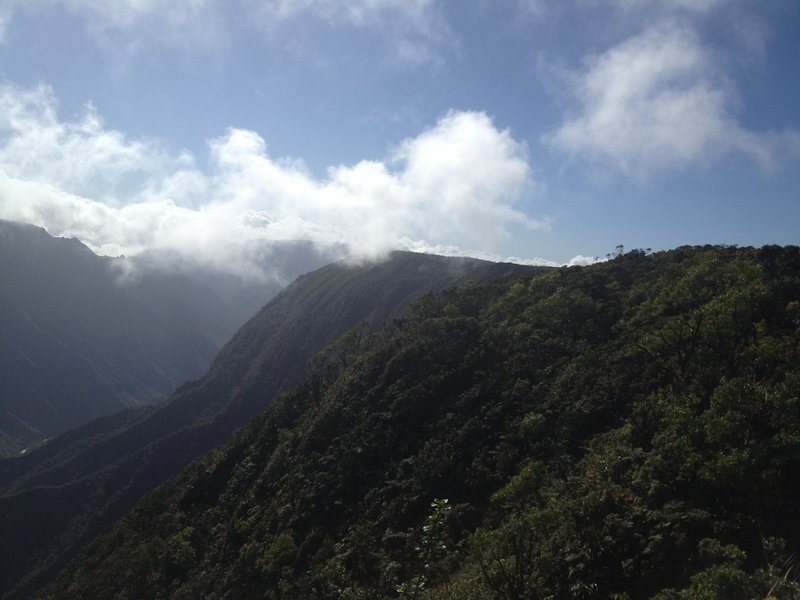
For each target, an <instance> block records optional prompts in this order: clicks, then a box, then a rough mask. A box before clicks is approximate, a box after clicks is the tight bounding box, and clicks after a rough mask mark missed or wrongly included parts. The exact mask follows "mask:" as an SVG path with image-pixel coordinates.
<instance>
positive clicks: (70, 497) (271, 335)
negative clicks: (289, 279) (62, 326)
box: [0, 253, 536, 597]
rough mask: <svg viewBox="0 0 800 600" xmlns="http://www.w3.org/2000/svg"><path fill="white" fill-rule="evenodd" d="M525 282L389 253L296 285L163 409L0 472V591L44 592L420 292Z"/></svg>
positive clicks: (99, 428) (78, 434) (78, 435)
mask: <svg viewBox="0 0 800 600" xmlns="http://www.w3.org/2000/svg"><path fill="white" fill-rule="evenodd" d="M526 272H527V273H531V272H536V269H532V268H530V267H521V266H518V265H509V264H496V263H490V262H486V261H478V260H473V259H460V258H443V257H439V256H429V255H421V254H412V253H395V254H393V255H392V256H391V258H390V259H388V260H387V261H385V262H381V263H370V264H363V265H355V266H353V265H347V264H333V265H329V266H327V267H324V268H322V269H319V270H317V271H315V272H313V273H310V274H307V275H304V276H301V277H300V278H299V279H298V280H297V281H295V282H294V283H293V284H292V285H290V286H289V287H288V288H287V289H286V290H284V291H283V292H281V293H280V294H278V296H276V297H275V298H274V299H273V300H272V301H271V302H270V303H269V304H267V306H265V307H264V308H263V309H262V310H261V311H260V312H259V313H258V314H257V315H256V316H255V317H254V318H253V319H252V320H251V321H249V322H248V323H247V324H246V325H245V326H244V327H242V328H241V329H240V330H239V331H238V333H237V334H236V335H235V336H234V337H233V339H232V340H231V341H230V342H229V343H228V344H227V345H226V346H225V347H224V348H223V349H222V350H221V351H220V353H219V355H218V356H217V357H216V359H215V360H214V361H213V363H212V365H211V367H210V369H209V371H208V373H207V375H206V376H205V377H203V378H202V379H200V380H198V381H195V382H193V383H187V384H184V385H183V386H181V387H180V388H179V389H178V390H177V391H176V392H175V393H174V394H173V395H172V396H171V397H170V398H169V400H168V401H166V402H165V403H163V404H161V405H159V406H156V407H152V408H145V409H139V410H129V411H125V412H122V413H118V414H116V415H113V416H111V417H107V418H105V419H102V420H100V421H96V422H93V423H91V424H89V425H87V426H85V427H82V428H80V429H76V430H74V431H71V432H69V433H67V434H65V435H62V436H60V437H57V438H55V439H54V440H52V441H50V442H49V443H48V444H46V445H45V446H44V447H42V448H39V449H37V450H35V451H32V452H30V453H29V454H27V455H26V456H23V457H20V458H16V459H13V460H6V461H0V539H2V540H3V544H2V545H0V590H5V591H6V592H9V593H8V594H7V597H24V596H25V593H26V590H30V589H31V588H32V587H35V585H36V584H37V583H40V582H42V581H46V579H47V577H48V576H49V575H51V574H52V572H53V570H54V569H55V568H58V567H60V566H61V565H63V564H64V561H65V560H66V559H67V558H69V557H71V556H73V555H74V553H75V551H76V550H77V549H78V548H80V547H81V546H82V545H83V544H84V543H86V542H88V541H90V540H91V539H92V538H93V537H94V536H95V535H96V534H97V533H99V532H101V531H103V530H105V529H107V528H108V527H110V526H111V525H112V524H113V523H114V521H115V520H116V519H117V518H119V517H120V516H122V515H123V514H124V513H125V512H126V511H127V510H128V509H130V508H131V507H132V506H133V505H134V504H135V503H136V502H137V501H138V500H139V499H140V498H141V497H142V496H143V495H144V494H145V493H146V492H148V491H149V490H151V489H152V488H153V487H155V486H156V485H158V484H159V483H161V482H163V481H164V480H165V479H167V478H169V477H172V476H174V475H176V474H177V473H179V472H180V470H181V469H182V468H184V467H185V466H186V465H187V464H189V463H190V462H191V461H192V460H194V459H195V458H197V457H198V456H200V455H201V454H203V453H204V452H206V451H208V450H211V449H213V448H215V447H216V446H218V445H220V444H222V443H224V442H225V441H226V440H228V439H229V437H230V435H231V433H232V432H233V431H234V429H235V428H237V427H241V426H244V425H246V423H247V422H248V421H249V419H250V418H252V417H253V416H255V415H257V414H260V413H261V412H263V410H264V409H265V408H266V407H267V406H268V405H269V404H270V403H271V401H272V400H273V398H274V397H275V395H276V394H277V393H278V392H279V391H280V390H281V389H284V388H287V387H289V386H290V385H292V384H294V383H296V382H297V381H298V380H299V379H300V377H301V375H302V374H303V373H304V372H305V371H306V369H307V364H308V361H309V360H310V359H311V358H312V357H314V356H315V355H316V354H317V353H318V352H320V351H321V350H322V349H323V348H325V347H326V346H327V345H328V344H329V343H330V342H331V341H332V340H334V339H336V338H337V337H338V336H340V335H342V334H343V333H344V332H346V331H347V330H349V329H350V328H351V327H353V326H354V325H356V324H358V323H359V322H361V321H365V320H366V321H369V322H372V323H374V324H379V323H381V322H383V321H385V320H386V319H389V318H391V317H394V316H399V315H401V314H403V313H404V311H405V310H406V309H407V306H408V304H409V302H410V301H411V300H412V299H414V298H415V297H417V296H418V295H420V294H422V293H423V292H425V291H427V290H441V289H443V288H445V287H448V286H452V285H456V284H463V283H465V282H467V281H470V280H473V281H476V282H482V281H487V280H493V279H496V278H500V277H503V276H504V275H509V274H519V273H526ZM53 506H58V510H57V511H53V510H52V507H53ZM15 588H16V592H14V593H11V590H14V589H15ZM3 597H6V596H3Z"/></svg>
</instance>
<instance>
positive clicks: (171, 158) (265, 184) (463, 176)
mask: <svg viewBox="0 0 800 600" xmlns="http://www.w3.org/2000/svg"><path fill="white" fill-rule="evenodd" d="M531 189H532V181H531V174H530V167H529V164H528V155H527V149H526V147H525V145H524V144H522V143H520V142H518V141H517V140H515V139H514V138H513V137H512V135H511V133H510V132H509V131H505V130H500V129H498V128H497V127H495V125H494V124H493V122H492V120H491V119H490V118H489V117H488V116H487V115H486V114H484V113H480V112H457V111H453V112H450V113H448V114H446V115H444V116H443V117H442V118H441V119H440V120H439V121H438V122H437V123H436V124H435V125H434V126H432V127H431V128H429V129H427V130H425V131H423V132H421V133H420V134H419V135H417V136H415V137H412V138H409V139H406V140H404V141H402V142H401V143H399V144H398V145H397V146H396V147H395V148H394V149H392V150H391V151H390V152H389V155H388V156H387V157H386V158H385V159H383V160H364V161H361V162H358V163H357V164H355V165H339V166H334V167H331V168H330V169H329V170H328V174H327V177H325V178H317V177H314V176H313V175H311V174H310V173H309V172H308V170H307V169H306V168H305V167H304V165H303V163H302V161H299V160H291V159H280V158H274V157H271V156H270V155H269V153H268V151H267V145H266V142H265V141H264V140H263V139H262V138H261V137H260V136H259V135H258V134H257V133H255V132H253V131H249V130H243V129H231V130H229V131H228V132H226V133H225V134H224V135H222V136H220V137H219V138H216V139H214V140H211V141H210V142H209V167H208V168H207V169H205V170H201V169H199V168H198V167H197V165H196V161H195V160H194V158H193V157H192V156H190V155H189V154H187V153H179V154H177V155H173V154H169V153H168V152H166V151H165V150H164V149H163V148H162V147H161V146H160V145H159V144H158V143H157V142H154V141H147V140H131V139H129V138H128V137H126V136H125V135H123V134H122V133H120V132H118V131H113V130H109V129H107V128H105V127H104V125H103V123H102V120H101V119H100V117H99V115H97V111H96V110H94V109H92V108H87V112H86V114H84V115H83V116H81V117H80V118H78V119H77V120H75V121H73V122H63V121H61V120H59V118H58V113H57V107H56V103H55V98H54V95H53V93H52V91H51V90H50V89H49V88H47V87H46V86H39V87H37V88H34V89H20V88H17V87H13V86H5V87H2V88H0V217H2V218H6V219H15V220H22V221H26V222H30V223H34V224H37V225H40V226H44V227H45V228H47V229H48V230H49V231H50V232H51V233H53V234H56V235H68V236H75V237H77V238H79V239H81V240H83V241H85V242H86V243H88V244H90V245H91V246H92V247H93V248H94V249H96V250H98V251H100V252H103V253H106V254H119V253H123V254H135V253H138V252H141V251H144V250H148V249H161V250H171V251H174V252H177V253H179V254H180V255H182V256H183V257H184V258H187V259H192V260H197V261H200V262H203V263H206V264H210V265H212V266H217V267H219V268H225V265H226V264H228V263H237V261H238V262H240V261H239V259H240V258H241V257H240V256H236V255H235V254H236V252H238V249H239V248H240V247H241V244H242V242H245V241H247V240H253V239H307V240H311V241H314V242H316V243H319V244H344V245H346V246H347V247H348V248H349V250H350V252H351V253H352V254H354V255H360V256H376V255H380V254H382V253H385V252H386V251H388V250H391V249H394V248H401V247H408V246H409V242H408V240H420V242H419V243H425V244H433V245H436V244H445V245H453V246H461V247H480V248H486V249H489V250H491V249H499V248H500V247H502V244H503V242H504V241H505V240H506V238H507V236H508V233H507V230H508V228H509V227H511V226H515V227H520V226H521V227H524V228H528V229H531V230H533V229H541V228H546V227H547V224H546V223H545V222H543V221H537V220H535V219H531V218H529V217H528V216H526V215H525V214H524V213H523V212H521V211H520V210H519V209H518V208H517V205H518V204H519V203H520V202H522V201H523V200H526V199H527V198H528V197H529V195H530V193H531ZM107 190H113V192H114V193H108V191H107ZM251 267H252V265H249V266H248V265H245V266H244V267H243V266H242V265H241V264H237V268H239V269H242V268H245V270H246V269H247V268H251Z"/></svg>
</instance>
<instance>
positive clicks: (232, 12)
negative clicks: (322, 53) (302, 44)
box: [0, 0, 452, 64]
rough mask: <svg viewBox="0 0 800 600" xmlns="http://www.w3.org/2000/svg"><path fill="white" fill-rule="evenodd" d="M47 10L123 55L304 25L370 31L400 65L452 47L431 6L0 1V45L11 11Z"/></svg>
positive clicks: (407, 0) (239, 0)
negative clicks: (78, 23) (67, 16)
mask: <svg viewBox="0 0 800 600" xmlns="http://www.w3.org/2000/svg"><path fill="white" fill-rule="evenodd" d="M54 8H57V9H62V10H66V11H68V12H69V13H71V14H73V15H75V16H77V17H78V18H79V19H81V20H82V21H83V23H84V26H85V27H86V30H87V32H88V33H89V34H90V35H91V36H92V37H93V38H94V39H95V40H96V41H97V42H98V43H100V44H101V45H103V46H104V47H106V48H113V49H114V50H115V51H119V50H125V51H126V52H127V53H135V52H139V51H141V50H143V49H146V48H147V47H149V46H152V45H156V46H167V47H182V48H185V49H191V50H192V51H196V50H198V49H204V48H205V49H217V48H219V47H221V46H224V45H225V44H227V43H228V42H229V41H230V39H231V37H232V36H234V35H236V30H237V29H238V28H242V27H244V28H245V29H248V28H249V29H256V30H260V31H262V32H266V33H274V32H275V31H278V30H280V29H281V28H284V27H285V26H287V25H296V24H297V23H301V22H303V21H306V20H308V19H314V20H316V21H318V22H321V23H324V24H326V25H328V26H330V27H333V28H343V27H347V28H352V29H355V30H360V31H370V32H374V33H375V34H376V37H377V39H379V40H382V42H383V44H384V46H385V47H386V51H387V52H389V53H390V54H391V55H392V57H393V58H394V59H396V60H398V61H400V62H403V63H414V64H418V63H426V62H430V61H432V60H435V59H436V58H437V56H438V52H439V51H440V50H441V49H442V48H444V47H446V46H448V45H450V44H451V43H452V33H451V31H450V29H449V27H448V26H447V23H446V21H445V19H444V18H442V16H441V14H440V2H439V1H438V0H351V1H349V2H344V3H343V2H340V1H338V0H230V1H226V2H225V3H221V2H219V1H217V0H171V1H170V2H161V1H159V0H108V1H104V2H97V1H96V0H4V1H3V3H2V5H0V41H2V40H3V39H4V33H5V32H6V31H7V30H8V28H9V27H12V26H13V17H14V14H15V13H16V12H19V11H28V12H37V11H45V10H53V9H54ZM293 43H295V44H297V43H299V42H298V40H297V39H295V40H294V42H293Z"/></svg>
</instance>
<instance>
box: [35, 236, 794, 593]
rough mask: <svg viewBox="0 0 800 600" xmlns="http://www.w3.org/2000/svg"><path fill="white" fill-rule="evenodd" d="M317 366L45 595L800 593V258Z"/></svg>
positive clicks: (552, 300) (559, 276)
mask: <svg viewBox="0 0 800 600" xmlns="http://www.w3.org/2000/svg"><path fill="white" fill-rule="evenodd" d="M314 364H315V371H314V372H313V373H312V374H311V376H310V377H309V378H307V379H306V381H305V382H304V383H303V384H302V385H301V386H299V387H298V388H296V389H295V390H294V391H293V392H291V393H287V394H284V395H282V396H281V397H280V398H279V399H278V400H277V401H275V402H274V403H273V404H272V405H271V406H270V407H269V409H268V410H267V411H266V412H265V413H264V415H263V416H261V417H259V418H257V419H255V420H254V421H253V422H252V423H251V424H250V426H248V427H247V428H246V429H244V430H242V431H241V432H239V433H238V434H237V435H236V436H235V437H234V438H233V439H232V440H231V441H230V442H229V443H228V444H227V445H226V446H225V447H224V448H223V449H221V450H218V451H216V452H214V453H212V454H209V455H207V456H206V457H204V458H203V459H202V460H200V461H198V462H196V463H194V464H193V465H192V466H191V467H190V468H189V469H188V470H186V471H185V472H184V473H183V474H182V475H181V476H180V477H179V478H177V479H176V480H173V481H171V482H169V483H167V484H165V485H163V486H161V487H160V488H158V489H157V490H155V491H154V492H153V493H151V494H149V495H148V496H147V497H146V498H145V499H144V500H143V501H142V502H141V503H140V504H139V506H138V507H137V508H136V509H135V510H134V511H133V512H131V513H130V514H129V515H128V516H126V517H125V518H124V519H123V520H122V521H121V522H120V523H119V524H118V525H117V526H116V527H115V528H114V530H113V532H112V533H110V534H109V535H107V536H104V537H103V538H101V539H100V540H99V541H97V542H95V543H94V544H93V545H92V546H91V547H90V548H89V549H88V550H87V551H86V552H85V554H84V555H83V557H82V558H81V560H80V561H77V562H76V563H74V564H73V565H71V566H70V567H69V568H68V569H66V570H64V571H63V573H62V575H61V576H60V577H59V579H58V581H57V582H56V583H55V584H54V585H53V586H52V587H51V588H49V589H48V590H47V591H45V592H43V593H41V594H39V595H38V596H37V597H40V598H48V599H55V598H58V599H64V598H98V599H102V598H207V599H213V598H353V599H355V598H364V599H367V598H369V599H380V598H398V597H400V598H418V599H421V598H431V599H443V598H450V599H464V598H472V599H484V598H506V599H510V598H514V599H517V598H531V599H533V598H588V597H595V598H617V599H622V598H658V599H660V600H667V599H678V598H708V599H715V598H718V599H726V600H739V599H741V600H745V599H750V598H766V597H770V598H787V599H788V598H797V597H798V596H799V595H800V582H798V579H797V575H796V573H795V571H794V565H795V562H796V559H795V558H793V557H795V556H796V555H797V552H798V551H800V522H798V520H797V515H798V514H800V475H798V474H800V435H798V431H799V430H800V400H799V399H800V249H798V248H796V247H790V248H776V247H767V248H763V249H761V250H754V249H733V248H713V247H704V248H681V249H678V250H676V251H674V252H670V253H658V254H655V255H650V256H646V255H645V254H644V253H642V252H633V253H629V254H626V255H623V256H620V257H618V258H616V259H615V260H612V261H610V262H608V263H606V264H601V265H595V266H592V267H587V268H584V269H578V268H571V269H559V270H557V271H554V272H552V273H550V274H547V275H544V276H540V277H536V278H532V277H530V276H527V275H523V276H521V277H518V278H517V279H516V281H509V282H506V283H499V284H494V285H484V286H479V285H477V286H476V285H473V286H467V287H464V288H462V289H459V290H451V291H446V292H443V293H440V294H436V295H433V294H429V295H426V296H423V297H422V298H420V299H419V300H418V301H416V302H415V304H414V308H413V310H412V312H411V314H410V316H409V317H408V318H407V319H403V320H401V321H396V322H395V323H394V324H393V325H392V326H391V327H388V328H382V329H380V328H378V329H374V330H373V331H372V333H369V332H368V331H367V330H366V329H365V328H364V327H363V326H361V327H357V328H355V329H353V330H351V331H350V332H349V333H348V334H347V335H345V336H343V337H341V338H339V339H338V340H337V341H336V342H335V343H334V344H333V345H331V346H330V347H329V348H328V349H327V350H326V352H324V353H323V354H321V355H319V356H318V358H317V360H316V361H315V363H314ZM218 366H219V365H218ZM251 376H252V377H258V375H256V374H252V375H251Z"/></svg>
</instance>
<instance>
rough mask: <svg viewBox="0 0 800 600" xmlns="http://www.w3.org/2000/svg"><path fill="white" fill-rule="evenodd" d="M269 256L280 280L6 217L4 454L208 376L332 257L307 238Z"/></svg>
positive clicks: (266, 252) (1, 236) (0, 443)
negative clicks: (297, 283)
mask: <svg viewBox="0 0 800 600" xmlns="http://www.w3.org/2000/svg"><path fill="white" fill-rule="evenodd" d="M259 258H260V259H261V260H262V261H263V264H264V265H266V266H269V267H270V268H271V269H272V270H273V271H274V272H275V273H276V275H277V276H278V279H277V280H265V281H255V282H254V281H243V280H241V279H239V278H236V277H234V276H226V275H224V274H220V273H215V272H211V271H207V270H200V269H198V268H188V267H186V268H183V269H182V270H180V271H177V270H175V269H166V268H165V267H164V265H165V264H168V262H169V261H168V260H166V259H165V257H163V256H157V255H153V254H150V255H147V256H144V257H137V258H135V259H125V260H123V259H113V258H108V257H99V256H97V255H95V254H94V253H92V252H91V251H90V250H89V249H88V248H87V247H86V246H84V245H83V244H81V243H80V242H79V241H77V240H74V239H62V238H53V237H51V236H50V235H48V234H47V233H46V232H45V231H44V230H43V229H40V228H38V227H33V226H30V225H23V224H18V223H11V222H8V221H0V456H4V455H5V456H11V455H15V454H17V453H19V452H20V451H21V450H22V449H24V448H27V447H29V446H31V445H34V444H36V443H39V442H41V441H42V440H43V439H46V438H51V437H53V436H54V435H56V434H58V433H61V432H63V431H66V430H67V429H70V428H72V427H76V426H78V425H82V424H84V423H87V422H88V421H90V420H91V419H94V418H96V417H99V416H102V415H107V414H110V413H112V412H115V411H118V410H120V409H122V408H125V407H134V406H141V405H146V404H152V403H154V402H158V401H160V400H162V399H164V398H165V397H166V396H167V395H168V394H169V393H170V392H171V391H172V390H173V389H175V387H176V386H177V385H178V384H180V383H183V382H184V381H187V380H190V379H196V378H197V377H199V376H201V375H202V374H203V373H205V371H206V370H207V368H208V365H209V363H210V362H211V359H212V358H213V357H214V355H215V354H216V352H217V351H218V350H219V348H220V347H221V346H222V344H223V343H225V342H227V341H228V340H229V339H230V337H231V336H232V335H233V333H234V332H235V331H236V330H237V329H238V328H239V327H240V326H241V325H242V324H243V323H244V322H245V321H246V320H247V319H248V318H250V317H251V316H252V315H253V314H255V312H256V311H257V310H258V309H259V308H261V306H263V305H264V304H265V303H266V302H267V301H268V300H269V299H270V298H271V297H272V296H274V295H275V294H276V293H277V292H278V291H279V290H280V289H282V287H284V286H285V284H287V283H288V282H289V281H290V280H291V279H293V278H294V277H296V276H297V275H298V274H300V273H303V272H305V271H307V270H312V269H314V268H318V267H319V266H321V265H322V264H324V263H325V262H328V259H327V257H325V256H322V255H319V254H318V253H317V252H316V251H315V250H314V248H313V246H311V245H310V244H303V243H286V244H282V245H278V246H276V245H273V246H270V247H265V248H262V249H261V255H260V257H259ZM292 261H293V262H292ZM131 269H133V270H135V273H136V276H135V277H128V278H123V273H124V272H126V271H130V270H131Z"/></svg>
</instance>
